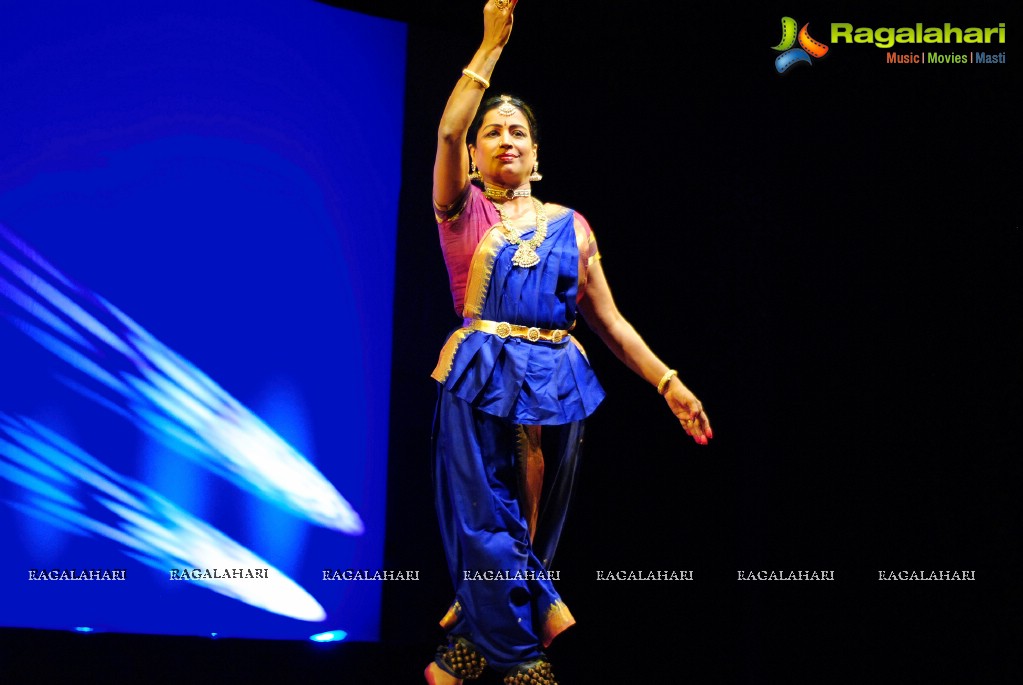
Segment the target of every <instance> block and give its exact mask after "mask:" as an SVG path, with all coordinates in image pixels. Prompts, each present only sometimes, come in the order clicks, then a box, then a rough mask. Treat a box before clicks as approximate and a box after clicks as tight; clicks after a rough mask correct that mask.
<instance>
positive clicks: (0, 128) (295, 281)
mask: <svg viewBox="0 0 1023 685" xmlns="http://www.w3.org/2000/svg"><path fill="white" fill-rule="evenodd" d="M405 38H406V27H405V25H404V24H402V23H400V22H394V21H390V20H384V19H379V18H375V17H369V16H365V15H361V14H358V13H354V12H349V11H346V10H342V9H338V8H334V7H330V6H327V5H324V4H320V3H317V2H314V1H313V0H294V1H289V2H279V1H276V0H265V1H256V2H253V1H252V0H248V1H246V2H241V1H238V0H214V1H213V2H210V1H209V0H206V1H203V2H198V1H195V0H185V1H183V2H175V3H172V4H170V5H166V6H161V5H156V4H152V3H129V2H116V1H115V2H109V3H99V4H91V5H78V4H75V3H58V2H40V3H19V4H18V5H17V6H5V8H4V14H3V17H2V18H0V92H2V93H3V97H2V98H0V526H2V527H3V531H4V533H3V536H2V537H0V540H2V546H3V554H2V558H3V559H4V562H3V564H2V565H0V582H2V583H3V587H4V595H5V597H4V601H3V602H2V603H0V625H3V626H5V627H31V628H51V629H63V630H75V629H76V628H77V627H79V626H89V627H90V628H91V629H94V630H100V631H115V632H138V633H152V634H179V635H211V634H216V635H217V636H219V637H251V638H276V639H301V640H306V639H308V637H309V636H310V635H311V634H314V633H319V632H322V631H335V632H336V633H337V634H342V633H345V634H347V639H349V640H375V639H378V638H379V628H380V599H381V591H382V588H381V586H380V583H379V582H374V581H347V582H346V581H334V580H330V581H328V580H324V579H323V578H324V573H323V571H324V569H367V570H371V569H372V570H375V569H382V568H383V529H384V510H385V506H384V505H385V502H384V496H385V486H386V472H387V469H386V458H387V425H388V424H387V422H388V401H389V398H388V390H389V386H390V352H391V350H390V347H391V344H390V341H391V330H392V309H391V302H392V298H393V294H394V293H393V281H394V252H395V249H396V238H397V202H398V191H399V183H400V170H401V169H400V165H401V126H402V108H403V101H402V99H403V95H404V69H405ZM196 569H198V570H199V571H200V573H195V570H196ZM206 569H209V571H210V572H211V573H209V574H206V573H202V571H205V570H206ZM186 571H189V575H188V577H187V578H182V576H184V575H185V572H186ZM104 572H111V573H113V572H123V576H124V579H123V580H114V579H110V580H60V579H59V578H60V577H61V575H62V574H63V576H64V577H65V578H68V577H75V576H76V575H77V576H78V577H81V576H83V575H85V576H87V577H102V575H103V574H104ZM175 575H176V576H177V579H172V576H175ZM213 575H221V576H223V575H228V576H229V577H227V578H214V577H210V576H213ZM40 577H46V578H47V579H45V580H39V579H30V578H40ZM51 578H52V579H51Z"/></svg>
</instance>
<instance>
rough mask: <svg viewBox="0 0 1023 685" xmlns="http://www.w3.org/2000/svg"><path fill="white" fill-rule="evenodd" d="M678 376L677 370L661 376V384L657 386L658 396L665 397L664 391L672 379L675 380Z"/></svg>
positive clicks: (668, 371)
mask: <svg viewBox="0 0 1023 685" xmlns="http://www.w3.org/2000/svg"><path fill="white" fill-rule="evenodd" d="M677 375H678V371H676V370H675V369H668V370H667V371H666V372H665V373H664V375H663V376H661V381H660V383H658V384H657V394H658V395H663V394H664V389H665V388H666V387H668V383H669V382H670V381H671V379H672V378H674V377H675V376H677Z"/></svg>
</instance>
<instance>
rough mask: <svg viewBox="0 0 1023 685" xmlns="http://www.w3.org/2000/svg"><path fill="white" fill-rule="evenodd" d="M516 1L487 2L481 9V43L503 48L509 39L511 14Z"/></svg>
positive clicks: (496, 0) (499, 0) (490, 0)
mask: <svg viewBox="0 0 1023 685" xmlns="http://www.w3.org/2000/svg"><path fill="white" fill-rule="evenodd" d="M517 3H518V0H488V2H487V4H486V5H485V6H484V7H483V43H484V44H485V45H487V44H489V45H491V46H494V47H499V48H503V47H504V46H505V45H506V44H507V43H508V38H509V37H511V30H512V21H513V19H514V17H513V15H512V13H513V11H514V10H515V5H516V4H517Z"/></svg>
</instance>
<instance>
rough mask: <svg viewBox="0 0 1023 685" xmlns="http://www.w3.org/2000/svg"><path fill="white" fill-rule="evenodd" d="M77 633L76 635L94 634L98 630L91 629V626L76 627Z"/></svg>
mask: <svg viewBox="0 0 1023 685" xmlns="http://www.w3.org/2000/svg"><path fill="white" fill-rule="evenodd" d="M75 632H76V633H94V632H96V629H95V628H90V627H89V626H75Z"/></svg>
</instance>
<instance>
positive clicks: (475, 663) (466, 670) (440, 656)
mask: <svg viewBox="0 0 1023 685" xmlns="http://www.w3.org/2000/svg"><path fill="white" fill-rule="evenodd" d="M436 661H437V665H438V666H440V667H441V668H443V669H444V670H445V671H447V672H448V673H450V674H451V675H453V676H455V677H456V678H462V679H463V680H475V679H476V678H479V677H480V676H481V675H482V674H483V669H485V668H486V667H487V659H486V657H484V656H483V655H482V654H481V653H480V651H479V650H478V649H476V647H475V645H473V644H472V643H471V642H469V641H468V640H466V639H465V638H464V637H453V638H449V639H448V644H447V645H441V646H440V647H438V648H437V657H436Z"/></svg>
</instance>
